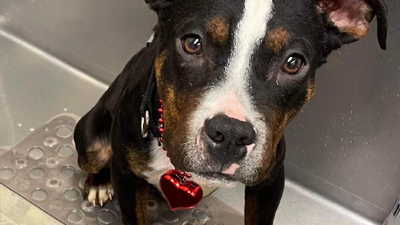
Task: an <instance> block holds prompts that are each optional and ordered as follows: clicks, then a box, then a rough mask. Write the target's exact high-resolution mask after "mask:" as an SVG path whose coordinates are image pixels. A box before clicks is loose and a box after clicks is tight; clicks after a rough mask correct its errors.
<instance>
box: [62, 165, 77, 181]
mask: <svg viewBox="0 0 400 225" xmlns="http://www.w3.org/2000/svg"><path fill="white" fill-rule="evenodd" d="M60 173H61V176H62V177H64V178H71V177H73V176H74V175H75V168H74V167H72V166H63V167H61V169H60Z"/></svg>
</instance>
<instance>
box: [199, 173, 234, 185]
mask: <svg viewBox="0 0 400 225" xmlns="http://www.w3.org/2000/svg"><path fill="white" fill-rule="evenodd" d="M194 180H195V181H196V182H197V183H199V184H200V185H202V186H209V187H221V188H233V187H236V184H237V181H236V180H235V179H233V178H232V177H231V176H228V175H225V174H223V173H220V172H197V173H195V174H194Z"/></svg>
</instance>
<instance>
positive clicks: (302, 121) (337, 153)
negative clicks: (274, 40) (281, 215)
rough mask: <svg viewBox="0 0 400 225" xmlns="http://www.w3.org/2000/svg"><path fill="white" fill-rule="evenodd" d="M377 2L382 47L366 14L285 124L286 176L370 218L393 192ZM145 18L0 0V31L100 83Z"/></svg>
mask: <svg viewBox="0 0 400 225" xmlns="http://www.w3.org/2000/svg"><path fill="white" fill-rule="evenodd" d="M386 2H387V3H388V6H389V11H390V15H389V22H390V26H389V37H388V50H387V51H381V50H380V49H379V47H378V44H377V40H376V37H375V30H376V24H375V22H374V23H373V25H372V28H371V31H372V32H371V33H370V35H368V37H366V38H364V39H363V40H361V41H359V42H358V43H355V44H352V45H350V46H345V47H344V48H342V49H341V50H340V51H337V52H335V53H334V54H332V55H331V57H330V58H329V59H328V64H327V65H324V66H323V67H322V68H321V69H320V70H319V71H318V75H317V81H316V83H317V84H316V88H317V89H316V95H315V97H314V99H313V100H312V101H311V102H310V103H309V104H308V105H307V107H306V108H305V109H304V111H303V112H302V113H300V115H299V116H298V117H297V118H296V119H295V120H294V121H293V122H292V124H290V125H289V127H288V128H287V129H286V138H287V142H288V156H287V163H286V166H287V174H288V177H290V178H292V179H294V180H295V181H298V182H299V183H300V184H302V185H304V186H306V187H309V188H311V189H313V190H316V191H318V192H320V193H321V194H323V195H325V196H327V197H328V198H331V199H334V200H335V201H337V202H339V203H341V204H343V205H345V206H347V207H349V208H351V209H353V210H355V211H357V212H360V213H361V214H363V215H366V216H368V217H370V218H372V219H375V220H377V221H383V219H384V217H385V216H386V215H387V214H388V213H389V210H390V208H391V206H392V203H393V201H394V199H395V198H396V196H397V195H398V194H399V193H400V166H399V164H400V150H399V146H400V123H399V119H400V24H399V22H400V14H399V13H398V12H399V11H400V1H399V0H386ZM155 22H156V17H155V15H154V14H153V13H152V12H150V11H149V10H148V9H147V6H146V5H145V4H144V0H112V1H111V0H108V1H107V0H68V1H66V0H1V1H0V28H1V29H4V30H7V31H9V32H12V33H14V34H16V35H18V36H20V37H22V38H23V39H25V40H27V41H29V42H31V43H33V44H35V45H36V46H38V47H40V48H42V49H44V50H45V51H47V52H49V53H51V54H54V55H55V56H57V57H58V58H60V59H62V60H64V61H65V62H67V63H69V64H71V65H72V66H74V67H76V68H78V69H80V70H82V71H84V72H86V73H88V74H90V75H92V76H94V77H96V78H98V79H100V80H102V81H105V82H108V83H110V82H112V80H113V79H114V78H115V77H116V75H117V74H118V73H119V72H120V71H121V70H122V68H123V66H124V65H125V64H126V62H127V61H128V59H129V58H130V57H131V56H132V55H133V54H134V53H135V52H136V51H137V50H138V49H140V48H141V47H142V46H143V45H144V43H145V41H146V40H147V38H148V37H149V35H150V33H151V29H152V27H153V26H154V25H155ZM0 47H1V46H0ZM327 213H329V212H327Z"/></svg>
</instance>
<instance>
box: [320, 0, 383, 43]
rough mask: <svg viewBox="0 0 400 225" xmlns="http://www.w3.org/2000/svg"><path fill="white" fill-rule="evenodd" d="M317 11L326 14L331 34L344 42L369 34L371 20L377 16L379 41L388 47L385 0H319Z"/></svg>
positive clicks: (325, 17)
mask: <svg viewBox="0 0 400 225" xmlns="http://www.w3.org/2000/svg"><path fill="white" fill-rule="evenodd" d="M317 2H318V3H317V11H318V12H319V13H320V14H322V15H324V19H326V23H327V25H328V28H330V29H328V31H331V32H332V34H331V35H335V36H337V38H339V40H340V42H342V43H351V42H354V41H357V40H359V39H360V38H362V37H364V36H365V35H367V33H368V30H369V27H370V22H371V21H372V19H373V18H374V16H375V15H376V16H377V21H378V41H379V45H380V46H381V48H382V49H386V36H387V18H386V15H387V7H386V4H385V3H384V2H383V0H317ZM340 44H341V43H340Z"/></svg>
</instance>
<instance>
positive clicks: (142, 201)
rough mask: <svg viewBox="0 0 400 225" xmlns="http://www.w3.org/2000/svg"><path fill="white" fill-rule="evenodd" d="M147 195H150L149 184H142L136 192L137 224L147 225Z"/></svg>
mask: <svg viewBox="0 0 400 225" xmlns="http://www.w3.org/2000/svg"><path fill="white" fill-rule="evenodd" d="M147 195H148V184H142V185H140V186H139V188H138V190H137V191H136V207H135V213H136V218H137V222H138V223H137V224H141V225H147V224H148V220H147Z"/></svg>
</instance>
